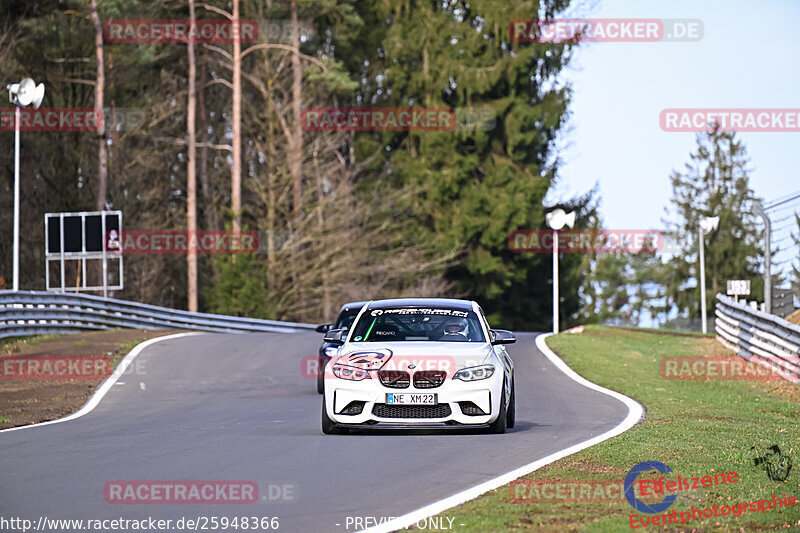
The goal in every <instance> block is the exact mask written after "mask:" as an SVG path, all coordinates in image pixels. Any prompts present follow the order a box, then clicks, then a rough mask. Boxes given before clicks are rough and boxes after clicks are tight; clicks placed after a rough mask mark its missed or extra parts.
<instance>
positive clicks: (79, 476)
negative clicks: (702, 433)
mask: <svg viewBox="0 0 800 533" xmlns="http://www.w3.org/2000/svg"><path fill="white" fill-rule="evenodd" d="M534 338H535V335H534V334H524V333H523V334H519V335H518V339H519V340H518V341H517V343H516V344H513V345H510V346H509V347H508V349H509V352H510V353H511V356H512V358H513V359H514V363H515V365H516V376H515V379H516V387H517V425H516V427H515V428H514V429H512V430H509V432H508V433H506V434H505V435H490V434H483V433H475V432H471V433H470V432H468V433H462V432H458V433H454V432H440V433H436V432H425V433H419V432H417V433H411V434H407V433H379V434H376V433H363V434H351V435H329V436H324V435H322V433H321V431H320V410H321V396H320V395H318V394H317V392H316V388H315V382H314V381H313V380H312V379H308V378H306V377H304V376H303V375H302V372H301V360H302V358H303V357H305V356H311V355H314V354H316V350H317V348H318V346H319V342H320V340H321V338H320V335H319V334H316V333H306V332H304V333H296V334H282V333H259V334H245V335H223V334H201V335H193V336H187V337H182V338H177V339H172V340H166V341H162V342H158V343H156V344H154V345H152V346H150V347H148V348H146V349H145V350H144V351H143V352H142V353H141V354H139V356H138V357H137V359H136V362H135V364H134V365H133V366H132V368H131V369H129V371H128V372H126V374H125V375H124V376H123V377H122V378H121V379H120V380H119V382H118V383H117V384H116V385H114V386H113V387H112V388H111V390H110V391H109V393H108V394H107V395H106V396H105V398H103V400H102V401H101V402H100V404H99V405H98V406H97V407H96V408H95V409H94V410H93V411H92V412H90V413H89V414H87V415H86V416H83V417H81V418H78V419H75V420H70V421H66V422H63V423H58V424H52V425H47V426H40V427H32V428H27V429H23V430H19V431H12V432H5V433H0V468H2V470H0V517H2V518H6V519H8V518H13V517H19V518H24V519H29V520H31V521H32V522H33V523H34V524H37V523H38V520H39V517H47V518H48V519H92V520H96V519H115V518H126V519H135V520H141V519H146V518H148V517H153V518H156V519H171V520H172V521H173V522H172V524H173V526H172V527H171V528H170V530H171V531H179V530H178V529H176V528H175V526H174V524H175V522H176V521H177V520H178V519H180V518H181V517H184V518H185V519H192V520H196V519H198V518H199V517H212V516H216V517H223V516H225V517H229V518H231V519H232V518H233V517H237V516H239V517H242V516H248V517H278V518H279V529H278V531H288V532H313V531H331V532H337V531H342V532H343V531H355V530H357V529H361V528H360V527H357V526H359V525H360V526H362V527H363V526H365V525H374V523H375V522H373V521H370V522H368V523H367V522H365V519H366V518H367V517H370V519H376V520H381V518H384V519H386V518H388V517H395V516H400V515H402V514H405V513H408V512H410V511H413V510H415V509H418V508H420V507H422V506H424V505H426V504H429V503H431V502H434V501H437V500H440V499H442V498H445V497H447V496H450V495H452V494H454V493H456V492H458V491H461V490H464V489H467V488H470V487H472V486H474V485H477V484H479V483H482V482H484V481H487V480H489V479H491V478H494V477H496V476H498V475H500V474H503V473H505V472H508V471H510V470H513V469H515V468H518V467H520V466H523V465H526V464H528V463H530V462H532V461H534V460H536V459H539V458H542V457H545V456H547V455H550V454H552V453H554V452H557V451H559V450H562V449H564V448H567V447H569V446H571V445H574V444H577V443H580V442H583V441H585V440H587V439H589V438H591V437H594V436H597V435H599V434H601V433H604V432H606V431H608V430H610V429H612V428H614V427H615V426H616V425H617V424H619V422H620V421H622V420H623V419H624V418H625V417H626V415H627V414H628V409H627V407H626V406H625V405H624V404H622V403H621V402H620V401H618V400H616V399H614V398H611V397H609V396H607V395H605V394H602V393H599V392H596V391H593V390H590V389H588V388H586V387H584V386H582V385H580V384H578V383H576V382H575V381H573V380H571V379H570V378H568V377H567V376H565V375H564V374H563V373H562V372H561V371H560V370H558V369H557V368H556V367H555V366H553V364H552V363H551V362H550V361H549V360H548V359H547V358H546V357H545V356H544V355H543V354H542V353H541V352H540V351H539V350H538V349H537V348H536V346H535V344H534ZM118 480H248V481H254V482H255V483H257V484H258V486H259V496H260V500H261V501H259V502H257V503H251V504H157V503H153V504H138V503H137V504H111V503H107V502H106V501H105V499H104V493H103V488H104V485H105V484H106V483H107V482H110V481H118ZM279 493H280V494H279ZM348 517H349V519H348ZM356 519H359V520H358V522H356ZM206 525H207V527H208V528H210V527H211V523H207V524H206ZM199 526H200V527H198V530H201V531H202V523H201V524H199ZM452 528H453V530H455V531H458V529H460V526H459V524H458V523H453V524H452ZM0 529H3V530H6V528H3V527H0ZM251 529H252V528H251ZM72 530H73V529H61V530H60V531H72ZM45 531H56V530H55V529H49V530H45ZM208 531H212V530H211V529H208ZM257 531H263V530H257Z"/></svg>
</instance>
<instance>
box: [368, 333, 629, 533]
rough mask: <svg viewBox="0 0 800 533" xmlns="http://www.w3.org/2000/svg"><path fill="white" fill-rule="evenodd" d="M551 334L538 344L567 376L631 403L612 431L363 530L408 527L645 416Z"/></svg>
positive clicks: (620, 430) (371, 532)
mask: <svg viewBox="0 0 800 533" xmlns="http://www.w3.org/2000/svg"><path fill="white" fill-rule="evenodd" d="M550 335H552V333H545V334H541V335H537V336H536V347H537V348H539V350H541V352H542V353H543V354H544V355H545V356H546V357H547V358H548V359H549V360H550V362H552V363H553V364H554V365H555V366H556V367H557V368H558V369H559V370H561V371H562V372H563V373H564V374H566V375H567V377H569V378H570V379H572V380H573V381H576V382H578V383H579V384H581V385H583V386H584V387H588V388H590V389H593V390H596V391H598V392H602V393H603V394H606V395H608V396H611V397H612V398H615V399H617V400H619V401H621V402H622V403H624V404H625V405H626V406H627V407H628V415H627V416H626V417H625V418H624V419H623V420H622V422H620V423H619V424H618V425H617V426H616V427H614V428H613V429H610V430H609V431H606V432H605V433H603V434H601V435H598V436H596V437H593V438H591V439H589V440H586V441H583V442H581V443H578V444H575V445H573V446H570V447H569V448H565V449H563V450H561V451H559V452H556V453H553V454H550V455H548V456H547V457H542V458H541V459H538V460H536V461H534V462H532V463H529V464H527V465H525V466H521V467H519V468H517V469H515V470H512V471H511V472H507V473H505V474H503V475H501V476H498V477H496V478H494V479H490V480H489V481H485V482H483V483H481V484H479V485H475V486H474V487H472V488H469V489H466V490H463V491H461V492H458V493H456V494H453V495H452V496H449V497H447V498H444V499H442V500H439V501H437V502H434V503H431V504H429V505H426V506H425V507H421V508H419V509H417V510H416V511H411V512H410V513H407V514H404V515H403V516H398V517H396V518H394V519H392V520H389V521H386V522H384V523H383V524H379V525H376V526H372V527H370V528H367V529H364V530H361V533H388V532H390V531H397V530H400V529H405V528H408V527H410V526H412V525H414V524H416V523H417V522H419V521H422V520H424V519H426V518H429V517H431V516H434V515H437V514H440V513H442V512H443V511H446V510H447V509H450V508H451V507H455V506H456V505H461V504H462V503H464V502H467V501H469V500H472V499H475V498H477V497H478V496H480V495H482V494H484V493H486V492H489V491H490V490H494V489H497V488H499V487H502V486H503V485H506V484H508V483H511V482H512V481H514V480H515V479H517V478H518V477H520V476H524V475H525V474H530V473H531V472H534V471H536V470H538V469H540V468H542V467H543V466H546V465H548V464H550V463H552V462H554V461H557V460H559V459H563V458H564V457H567V456H568V455H572V454H573V453H577V452H579V451H581V450H583V449H586V448H588V447H590V446H594V445H595V444H598V443H600V442H603V441H604V440H608V439H610V438H611V437H616V436H617V435H619V434H620V433H623V432H625V431H627V430H629V429H630V428H632V427H633V426H635V425H636V424H637V423H638V422H639V421H640V420H641V419H642V417H643V416H644V407H642V405H641V404H640V403H639V402H637V401H636V400H633V399H631V398H628V397H627V396H625V395H624V394H620V393H618V392H616V391H613V390H610V389H607V388H605V387H601V386H600V385H597V384H595V383H592V382H591V381H589V380H587V379H586V378H584V377H582V376H580V375H578V374H577V373H576V372H575V371H574V370H572V369H571V368H570V367H569V366H567V364H566V363H565V362H564V361H563V360H562V359H561V358H560V357H559V356H558V355H556V353H555V352H554V351H553V350H551V349H550V348H549V347H548V346H547V344H546V343H545V339H546V338H547V337H549V336H550Z"/></svg>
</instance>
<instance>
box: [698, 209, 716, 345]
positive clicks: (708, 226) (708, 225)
mask: <svg viewBox="0 0 800 533" xmlns="http://www.w3.org/2000/svg"><path fill="white" fill-rule="evenodd" d="M718 226H719V217H705V218H701V219H700V223H699V224H698V225H697V237H698V241H699V243H700V323H701V329H702V331H703V333H707V332H708V331H707V330H708V327H707V324H706V258H705V239H704V238H703V236H704V235H707V234H709V233H711V232H712V231H714V230H715V229H717V227H718Z"/></svg>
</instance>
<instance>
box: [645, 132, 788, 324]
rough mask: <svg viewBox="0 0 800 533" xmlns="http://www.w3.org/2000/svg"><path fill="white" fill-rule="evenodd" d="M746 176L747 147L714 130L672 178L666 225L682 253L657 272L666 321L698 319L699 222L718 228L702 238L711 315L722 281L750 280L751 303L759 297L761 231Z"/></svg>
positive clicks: (700, 138) (704, 135)
mask: <svg viewBox="0 0 800 533" xmlns="http://www.w3.org/2000/svg"><path fill="white" fill-rule="evenodd" d="M749 172H750V169H749V168H748V157H747V152H746V149H745V146H744V145H743V144H742V143H741V141H739V139H738V138H737V137H736V134H735V133H731V132H724V131H719V129H714V130H711V131H708V132H706V133H702V134H698V135H697V149H696V151H695V152H694V153H692V154H691V156H690V162H688V163H686V165H685V167H684V170H683V172H678V171H674V172H673V173H672V175H671V176H670V180H671V182H672V198H671V200H670V209H668V210H667V213H668V214H669V215H670V216H671V218H670V219H669V220H665V221H664V223H665V224H667V227H668V228H669V235H670V237H671V238H672V239H674V241H675V242H676V243H677V245H678V247H679V249H680V253H676V254H675V255H674V256H673V257H672V259H671V260H670V261H668V262H666V263H664V264H663V266H662V268H661V269H660V271H661V272H660V276H659V278H660V280H659V281H660V282H661V283H663V285H664V293H663V296H664V297H665V298H664V301H663V304H661V305H658V306H655V307H654V309H655V310H656V311H657V312H659V313H660V314H661V315H663V316H664V317H667V316H668V315H669V314H671V313H673V312H675V311H677V313H678V316H679V317H683V318H687V317H688V318H690V319H696V318H699V317H700V298H699V297H700V293H699V289H698V280H699V271H698V268H699V263H698V250H699V248H698V224H699V223H700V220H701V219H702V218H703V217H712V216H718V217H719V228H718V229H717V230H716V231H714V232H712V233H711V234H709V235H706V236H705V267H706V283H707V287H706V300H707V301H706V306H707V309H708V312H709V315H711V316H713V310H714V302H715V296H716V294H717V293H720V292H724V291H725V286H726V280H730V279H749V280H751V298H761V296H762V294H763V287H764V285H763V278H762V274H761V273H760V270H761V269H762V268H763V267H762V265H763V258H764V247H763V236H764V229H763V225H761V224H760V219H758V218H757V217H756V216H755V215H754V214H753V205H754V203H756V202H758V201H759V199H758V198H757V197H756V196H755V194H754V193H753V191H752V189H751V188H750V183H749ZM773 286H774V285H773Z"/></svg>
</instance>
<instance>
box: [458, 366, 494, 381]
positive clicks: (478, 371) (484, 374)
mask: <svg viewBox="0 0 800 533" xmlns="http://www.w3.org/2000/svg"><path fill="white" fill-rule="evenodd" d="M492 374H494V366H493V365H481V366H473V367H470V368H462V369H461V370H459V371H458V372H456V373H455V375H454V376H453V379H460V380H461V381H477V380H479V379H486V378H490V377H492Z"/></svg>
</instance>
